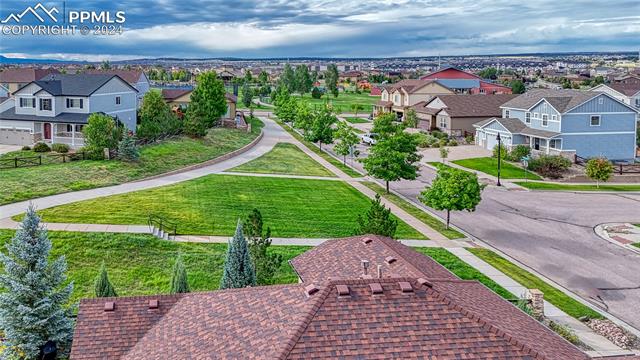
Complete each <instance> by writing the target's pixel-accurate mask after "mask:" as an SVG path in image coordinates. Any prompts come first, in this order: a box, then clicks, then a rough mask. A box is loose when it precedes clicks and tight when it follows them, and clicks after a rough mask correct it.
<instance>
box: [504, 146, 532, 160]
mask: <svg viewBox="0 0 640 360" xmlns="http://www.w3.org/2000/svg"><path fill="white" fill-rule="evenodd" d="M530 153H531V149H530V148H529V147H528V146H526V145H522V144H520V145H516V146H515V147H514V148H513V149H511V152H510V153H509V160H510V161H520V159H522V158H523V157H525V156H529V154H530Z"/></svg>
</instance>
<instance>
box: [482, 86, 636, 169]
mask: <svg viewBox="0 0 640 360" xmlns="http://www.w3.org/2000/svg"><path fill="white" fill-rule="evenodd" d="M501 108H502V117H500V118H498V117H494V118H490V119H486V120H484V121H481V122H479V123H477V124H475V125H474V126H475V127H476V143H477V144H479V145H480V146H482V147H484V148H487V149H492V148H493V147H495V146H496V144H497V141H496V140H497V139H496V136H497V134H500V137H501V138H502V142H503V144H505V145H506V146H507V147H511V146H514V145H517V144H524V145H528V146H530V147H531V149H532V152H533V153H534V155H536V154H555V155H562V156H566V157H568V158H571V159H574V158H575V156H579V157H582V158H591V157H597V156H604V157H606V158H608V159H611V160H634V159H635V154H636V116H637V114H638V110H637V109H636V108H634V107H632V106H630V105H627V104H625V103H623V102H621V101H619V100H618V99H616V98H614V97H613V96H611V95H609V94H607V93H603V92H595V91H579V90H569V89H566V90H549V89H538V90H531V91H529V92H527V93H525V94H522V95H520V96H518V97H516V98H515V99H513V100H510V101H508V102H507V103H505V104H503V105H502V106H501Z"/></svg>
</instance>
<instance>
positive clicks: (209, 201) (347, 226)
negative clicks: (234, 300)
mask: <svg viewBox="0 0 640 360" xmlns="http://www.w3.org/2000/svg"><path fill="white" fill-rule="evenodd" d="M370 205H371V201H370V200H369V199H368V198H367V197H365V196H364V195H363V194H361V193H360V192H359V191H358V190H356V189H355V188H353V187H352V186H350V185H348V184H346V183H344V182H342V181H328V180H308V179H287V178H275V177H252V176H237V175H209V176H205V177H202V178H198V179H194V180H189V181H185V182H182V183H179V184H175V185H170V186H164V187H159V188H155V189H150V190H143V191H137V192H133V193H128V194H121V195H113V196H108V197H103V198H98V199H93V200H86V201H81V202H77V203H72V204H68V205H62V206H57V207H53V208H50V209H45V210H42V211H40V213H41V214H42V215H43V220H44V221H47V222H68V223H97V224H146V223H147V219H148V216H149V214H151V213H153V214H156V215H161V216H164V217H166V218H167V219H168V220H170V221H174V222H177V223H178V233H180V234H204V235H232V234H233V232H234V230H235V227H236V223H237V221H238V218H240V217H244V216H245V215H246V214H247V213H249V212H250V211H251V210H252V209H253V208H258V209H259V210H260V211H261V212H262V216H263V218H264V221H265V224H266V225H268V226H270V227H271V230H272V235H273V236H274V237H303V238H307V237H308V238H334V237H343V236H349V235H353V230H354V228H355V226H356V218H357V216H358V215H359V214H363V213H365V212H366V210H367V209H369V207H370ZM396 236H397V237H398V238H402V239H424V236H423V235H421V234H420V233H418V232H417V231H416V230H415V229H413V228H411V227H410V226H409V225H407V224H405V223H404V222H402V221H399V224H398V231H397V233H396Z"/></svg>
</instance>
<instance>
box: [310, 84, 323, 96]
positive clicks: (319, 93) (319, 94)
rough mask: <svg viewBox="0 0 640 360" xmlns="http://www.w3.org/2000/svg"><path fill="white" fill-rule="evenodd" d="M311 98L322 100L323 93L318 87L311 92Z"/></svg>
mask: <svg viewBox="0 0 640 360" xmlns="http://www.w3.org/2000/svg"><path fill="white" fill-rule="evenodd" d="M311 97H312V98H314V99H320V98H321V97H322V91H320V89H318V87H317V86H316V87H314V88H313V90H311Z"/></svg>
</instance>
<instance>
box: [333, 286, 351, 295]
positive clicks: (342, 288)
mask: <svg viewBox="0 0 640 360" xmlns="http://www.w3.org/2000/svg"><path fill="white" fill-rule="evenodd" d="M336 290H338V296H349V287H348V286H347V285H336Z"/></svg>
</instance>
